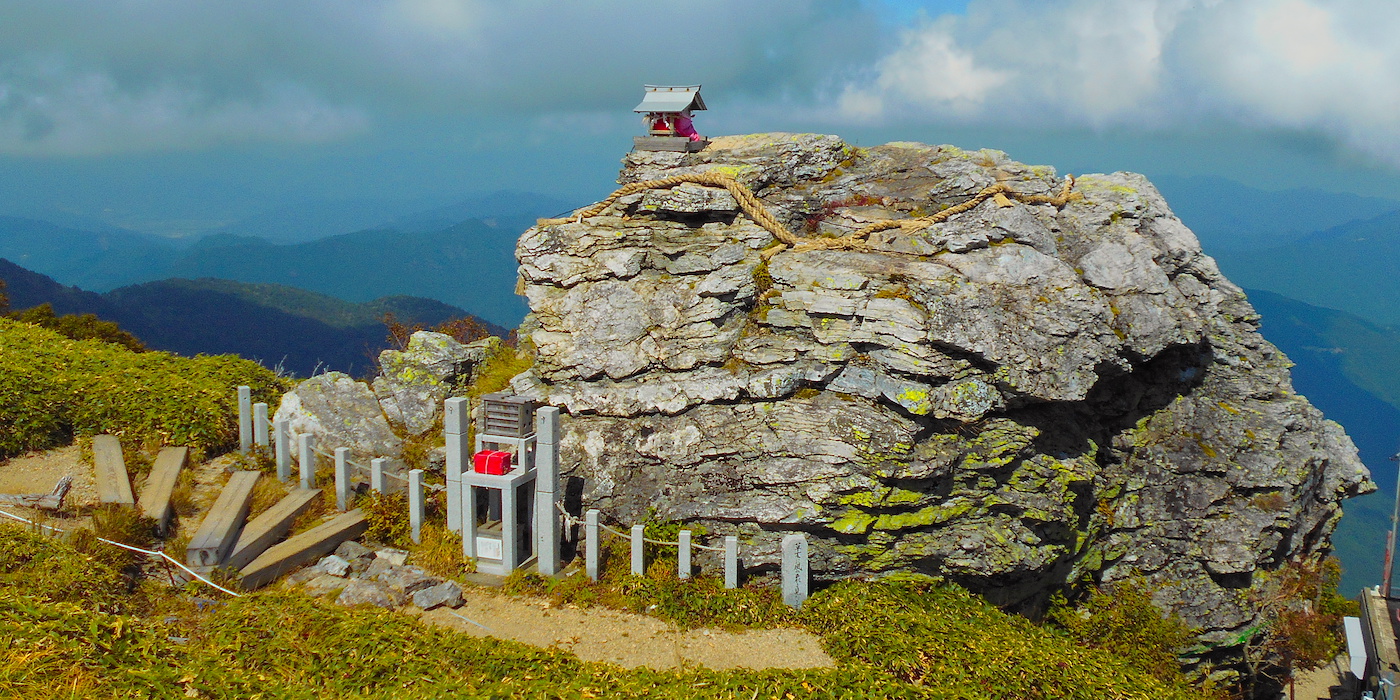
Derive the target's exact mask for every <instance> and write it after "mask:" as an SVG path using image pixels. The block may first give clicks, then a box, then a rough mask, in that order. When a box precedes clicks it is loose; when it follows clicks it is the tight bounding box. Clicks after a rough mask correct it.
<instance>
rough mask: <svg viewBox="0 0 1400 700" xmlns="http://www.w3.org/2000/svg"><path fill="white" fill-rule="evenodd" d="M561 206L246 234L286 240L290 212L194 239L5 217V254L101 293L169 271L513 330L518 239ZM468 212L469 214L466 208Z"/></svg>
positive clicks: (491, 200)
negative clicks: (462, 316) (380, 302)
mask: <svg viewBox="0 0 1400 700" xmlns="http://www.w3.org/2000/svg"><path fill="white" fill-rule="evenodd" d="M567 208H568V207H567V205H564V204H563V203H561V202H560V201H558V200H555V199H551V198H548V197H542V196H538V195H531V194H522V193H509V192H500V193H496V194H494V195H490V196H487V197H482V198H477V199H473V200H468V201H465V202H461V203H459V204H456V205H452V206H449V207H439V208H435V209H428V210H424V211H419V212H417V213H414V214H409V215H404V216H401V217H398V218H396V219H392V220H389V221H384V222H382V224H381V225H380V226H379V227H377V228H374V229H367V230H361V231H356V232H354V233H345V234H340V235H335V236H328V237H321V238H317V239H315V240H310V241H303V242H299V243H272V242H270V241H269V240H268V238H264V237H262V236H261V235H251V234H252V233H256V232H262V233H266V234H268V235H269V236H272V235H274V234H277V235H281V236H282V237H284V238H285V237H287V231H288V230H290V229H295V228H296V220H297V219H296V217H295V216H292V215H291V213H287V212H284V213H283V214H284V215H278V216H270V218H268V219H267V220H264V221H263V222H262V224H259V225H254V224H256V222H243V224H242V225H240V226H230V227H228V228H227V229H226V230H224V231H223V232H221V233H216V234H213V235H209V236H206V237H203V238H201V239H199V240H198V241H195V242H192V243H191V242H189V241H185V242H179V241H172V240H170V239H166V238H162V237H159V236H153V235H148V234H141V233H135V232H131V231H123V230H119V229H108V230H104V231H87V230H82V229H77V228H69V227H65V226H60V225H57V224H52V223H48V222H45V221H38V220H34V219H23V218H15V217H0V257H3V258H6V259H9V260H12V261H14V262H15V263H17V264H19V265H22V266H24V267H25V268H27V269H30V270H34V271H36V272H39V273H42V274H45V275H48V276H50V277H52V278H54V279H55V280H58V281H60V282H62V283H63V284H67V285H74V286H78V287H82V288H83V289H88V290H93V291H98V292H106V291H109V290H113V289H116V288H118V287H123V286H128V285H133V284H139V283H143V282H150V281H154V280H160V279H167V278H171V277H180V278H187V279H199V278H205V277H209V278H218V279H228V280H238V281H241V282H251V283H268V284H281V285H286V286H289V287H298V288H301V289H307V290H310V291H315V292H320V293H322V294H328V295H331V296H334V297H338V298H341V299H346V300H349V301H355V302H364V301H370V300H373V299H377V298H380V297H384V296H398V295H410V296H419V297H426V298H430V299H437V300H439V301H442V302H444V303H447V304H452V305H454V306H458V307H461V308H465V309H470V310H471V311H472V312H473V313H475V314H477V315H478V316H480V317H482V318H485V319H487V320H489V321H491V322H492V323H496V324H498V325H502V326H506V327H515V326H516V325H518V324H519V323H520V320H521V319H522V318H523V317H524V315H525V312H526V310H527V309H526V306H525V302H524V300H523V299H520V298H519V297H517V296H515V268H516V264H515V241H516V238H518V237H519V235H520V233H521V232H522V231H524V230H525V229H526V228H528V227H529V226H531V225H533V224H534V222H535V219H536V218H538V217H540V216H548V215H552V214H557V213H559V212H560V211H561V210H563V209H567ZM351 213H352V214H353V213H354V212H351ZM473 213H475V214H476V218H472V217H471V216H469V215H470V214H473ZM366 216H368V214H366ZM307 218H315V217H314V216H311V215H310V214H307ZM351 218H353V217H351ZM274 223H276V225H275V226H274V225H273V224H274ZM279 227H280V228H279ZM297 230H302V229H297ZM279 232H280V233H279Z"/></svg>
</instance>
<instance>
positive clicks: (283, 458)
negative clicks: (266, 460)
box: [272, 418, 292, 484]
mask: <svg viewBox="0 0 1400 700" xmlns="http://www.w3.org/2000/svg"><path fill="white" fill-rule="evenodd" d="M272 434H273V437H274V446H275V448H276V451H277V480H278V481H281V482H282V483H284V484H285V483H287V481H288V480H289V479H291V478H292V444H291V443H292V440H291V431H289V430H288V429H287V419H286V418H283V419H281V420H278V421H277V422H276V423H274V424H273V426H272Z"/></svg>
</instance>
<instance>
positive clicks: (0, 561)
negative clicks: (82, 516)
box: [0, 522, 130, 611]
mask: <svg viewBox="0 0 1400 700" xmlns="http://www.w3.org/2000/svg"><path fill="white" fill-rule="evenodd" d="M99 547H100V548H104V549H105V550H107V551H116V552H120V551H122V550H120V549H117V548H116V547H112V546H110V545H106V544H102V543H101V542H97V541H96V540H94V539H93V535H92V531H90V530H78V531H77V532H76V533H75V534H74V536H73V537H71V538H70V539H69V541H64V539H62V538H55V537H47V536H44V535H40V534H38V533H35V532H32V531H30V530H29V529H27V528H25V527H23V526H21V525H17V524H13V523H9V522H0V590H10V591H14V592H16V593H19V594H22V595H25V596H29V597H32V598H35V599H38V600H42V601H47V602H55V603H57V602H67V603H78V604H81V605H84V606H91V607H92V608H94V609H98V610H108V611H114V610H120V609H122V607H123V605H124V603H126V602H127V598H126V596H125V595H124V594H125V593H126V592H127V591H128V590H130V586H129V585H128V583H127V581H126V580H125V578H124V577H123V576H122V574H121V571H120V567H115V566H112V565H111V563H110V560H111V558H110V557H105V556H93V555H94V554H101V553H102V551H101V550H98V549H97V548H99ZM123 566H125V564H123Z"/></svg>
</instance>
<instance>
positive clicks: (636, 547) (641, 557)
mask: <svg viewBox="0 0 1400 700" xmlns="http://www.w3.org/2000/svg"><path fill="white" fill-rule="evenodd" d="M645 531H646V528H644V527H642V526H641V525H633V526H632V575H633V576H641V575H643V574H645V573H646V572H647V570H646V564H647V563H646V556H645V553H644V552H643V551H642V547H643V546H644V543H643V542H642V537H643V534H642V533H643V532H645Z"/></svg>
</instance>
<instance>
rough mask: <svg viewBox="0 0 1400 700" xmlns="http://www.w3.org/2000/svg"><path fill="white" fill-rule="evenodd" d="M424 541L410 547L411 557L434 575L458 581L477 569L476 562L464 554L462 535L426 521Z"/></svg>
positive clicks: (423, 534) (423, 532)
mask: <svg viewBox="0 0 1400 700" xmlns="http://www.w3.org/2000/svg"><path fill="white" fill-rule="evenodd" d="M421 535H422V537H421V539H422V542H421V543H419V544H416V545H413V546H412V547H410V548H409V558H410V559H411V560H412V562H413V563H414V564H416V565H418V566H421V567H423V569H424V570H425V571H427V572H428V573H430V574H433V575H434V576H441V577H443V578H449V579H453V580H457V581H461V580H462V575H463V574H469V573H471V572H473V571H476V562H475V561H473V560H471V559H469V558H467V557H466V556H464V555H463V554H462V536H461V535H459V534H457V533H455V532H453V531H451V530H448V529H447V528H446V527H444V526H442V525H439V524H437V523H424V524H423V531H422V533H421Z"/></svg>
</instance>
